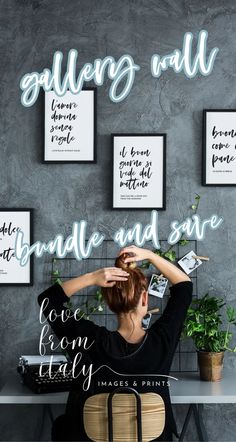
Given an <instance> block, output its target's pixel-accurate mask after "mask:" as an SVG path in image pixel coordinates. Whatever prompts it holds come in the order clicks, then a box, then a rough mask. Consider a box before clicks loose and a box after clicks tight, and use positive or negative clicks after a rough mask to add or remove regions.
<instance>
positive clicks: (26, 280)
mask: <svg viewBox="0 0 236 442" xmlns="http://www.w3.org/2000/svg"><path fill="white" fill-rule="evenodd" d="M32 222H33V209H1V208H0V285H25V286H26V285H33V258H32V256H30V258H29V261H28V263H27V264H26V265H25V266H21V265H20V262H19V260H18V259H16V257H15V253H14V250H15V241H16V235H17V232H18V231H19V230H21V231H22V232H23V233H24V243H27V244H32V241H33V232H32Z"/></svg>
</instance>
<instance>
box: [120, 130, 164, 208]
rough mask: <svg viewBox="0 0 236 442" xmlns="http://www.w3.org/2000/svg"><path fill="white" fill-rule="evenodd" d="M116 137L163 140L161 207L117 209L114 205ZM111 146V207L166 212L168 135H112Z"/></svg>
mask: <svg viewBox="0 0 236 442" xmlns="http://www.w3.org/2000/svg"><path fill="white" fill-rule="evenodd" d="M115 137H158V138H162V140H163V142H162V189H161V197H162V204H161V205H155V204H153V205H150V207H149V206H148V207H143V206H141V205H139V206H132V207H122V206H119V207H117V206H116V205H115V204H114V191H115V184H114V178H115V177H114V161H115V160H114V148H115V146H114V140H115ZM111 144H112V204H111V207H112V209H113V210H158V211H159V210H160V211H162V210H166V144H167V135H166V133H112V134H111Z"/></svg>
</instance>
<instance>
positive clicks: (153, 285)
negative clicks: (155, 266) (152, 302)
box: [148, 274, 168, 298]
mask: <svg viewBox="0 0 236 442" xmlns="http://www.w3.org/2000/svg"><path fill="white" fill-rule="evenodd" d="M167 284H168V280H167V279H166V278H165V277H164V276H163V275H155V274H154V275H152V277H151V281H150V283H149V286H148V293H149V294H150V295H153V296H157V297H158V298H163V296H164V293H165V290H166V287H167Z"/></svg>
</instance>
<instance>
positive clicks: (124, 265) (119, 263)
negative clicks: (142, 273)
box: [115, 253, 137, 270]
mask: <svg viewBox="0 0 236 442" xmlns="http://www.w3.org/2000/svg"><path fill="white" fill-rule="evenodd" d="M130 256H132V255H131V254H130V253H123V254H122V255H120V256H118V257H117V258H116V262H115V266H116V267H119V268H121V269H122V270H127V269H130V270H132V269H135V267H137V264H136V262H125V259H126V258H129V257H130Z"/></svg>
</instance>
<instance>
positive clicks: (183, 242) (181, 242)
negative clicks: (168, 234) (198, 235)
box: [179, 239, 189, 246]
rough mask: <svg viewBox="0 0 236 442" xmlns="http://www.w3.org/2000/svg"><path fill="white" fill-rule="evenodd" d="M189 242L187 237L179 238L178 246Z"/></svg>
mask: <svg viewBox="0 0 236 442" xmlns="http://www.w3.org/2000/svg"><path fill="white" fill-rule="evenodd" d="M188 243H189V239H180V240H179V245H180V246H186V244H188Z"/></svg>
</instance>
